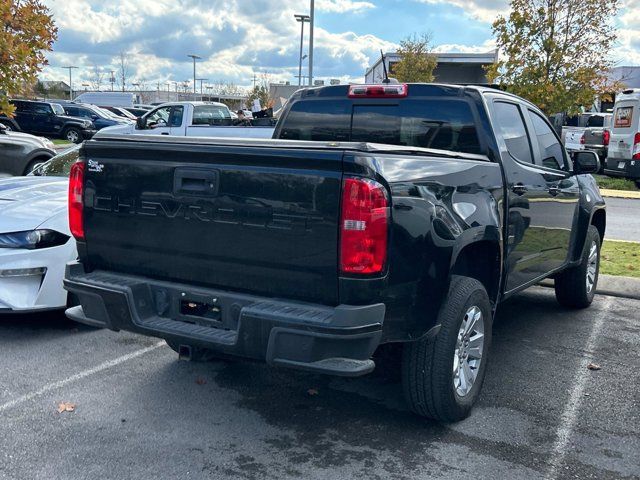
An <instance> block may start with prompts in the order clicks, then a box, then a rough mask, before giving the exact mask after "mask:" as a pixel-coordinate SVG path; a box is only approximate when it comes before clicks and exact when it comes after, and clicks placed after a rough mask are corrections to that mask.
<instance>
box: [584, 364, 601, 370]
mask: <svg viewBox="0 0 640 480" xmlns="http://www.w3.org/2000/svg"><path fill="white" fill-rule="evenodd" d="M587 368H588V369H589V370H600V369H601V368H602V367H601V366H600V365H598V364H596V363H590V364H589V365H587Z"/></svg>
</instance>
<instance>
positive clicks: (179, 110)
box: [169, 107, 184, 127]
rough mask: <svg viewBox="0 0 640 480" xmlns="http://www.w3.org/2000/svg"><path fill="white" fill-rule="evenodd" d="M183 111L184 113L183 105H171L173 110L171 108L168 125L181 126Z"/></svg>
mask: <svg viewBox="0 0 640 480" xmlns="http://www.w3.org/2000/svg"><path fill="white" fill-rule="evenodd" d="M183 113H184V107H173V110H171V120H170V122H169V126H170V127H181V126H182V115H183Z"/></svg>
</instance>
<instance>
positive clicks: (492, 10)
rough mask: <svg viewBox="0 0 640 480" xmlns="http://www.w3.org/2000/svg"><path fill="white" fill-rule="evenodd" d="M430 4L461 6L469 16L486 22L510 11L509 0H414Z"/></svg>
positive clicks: (491, 21)
mask: <svg viewBox="0 0 640 480" xmlns="http://www.w3.org/2000/svg"><path fill="white" fill-rule="evenodd" d="M414 1H417V2H420V3H428V4H432V5H435V4H447V5H453V6H455V7H459V8H461V9H462V10H463V11H464V12H465V14H467V15H468V16H470V17H472V18H474V19H476V20H480V21H481V22H485V23H489V24H491V23H493V21H494V20H495V19H496V17H497V16H498V15H506V14H508V13H509V1H508V0H414Z"/></svg>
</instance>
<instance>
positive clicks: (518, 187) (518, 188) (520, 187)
mask: <svg viewBox="0 0 640 480" xmlns="http://www.w3.org/2000/svg"><path fill="white" fill-rule="evenodd" d="M528 190H529V189H528V188H527V187H526V185H524V184H522V183H516V184H515V185H514V186H512V187H511V191H512V192H513V193H515V194H516V195H524V194H525V193H527V191H528Z"/></svg>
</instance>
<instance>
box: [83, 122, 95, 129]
mask: <svg viewBox="0 0 640 480" xmlns="http://www.w3.org/2000/svg"><path fill="white" fill-rule="evenodd" d="M82 125H83V126H84V127H85V128H91V127H93V122H90V121H89V120H85V121H84V122H82Z"/></svg>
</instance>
